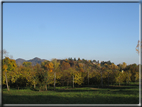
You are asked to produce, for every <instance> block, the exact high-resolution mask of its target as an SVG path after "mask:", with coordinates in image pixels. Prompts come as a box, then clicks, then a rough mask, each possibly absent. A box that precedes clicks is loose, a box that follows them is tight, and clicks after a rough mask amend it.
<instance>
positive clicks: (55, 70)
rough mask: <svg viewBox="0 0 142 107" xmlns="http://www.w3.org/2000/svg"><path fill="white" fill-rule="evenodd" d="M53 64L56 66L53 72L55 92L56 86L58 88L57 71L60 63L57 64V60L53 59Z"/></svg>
mask: <svg viewBox="0 0 142 107" xmlns="http://www.w3.org/2000/svg"><path fill="white" fill-rule="evenodd" d="M52 63H53V65H54V68H53V71H54V90H55V86H56V72H57V69H58V67H59V65H60V62H57V59H52Z"/></svg>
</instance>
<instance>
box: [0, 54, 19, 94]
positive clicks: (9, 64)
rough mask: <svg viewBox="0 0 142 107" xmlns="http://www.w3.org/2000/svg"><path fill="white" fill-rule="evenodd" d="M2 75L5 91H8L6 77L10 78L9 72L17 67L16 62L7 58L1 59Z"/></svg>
mask: <svg viewBox="0 0 142 107" xmlns="http://www.w3.org/2000/svg"><path fill="white" fill-rule="evenodd" d="M2 64H3V68H2V69H3V74H5V80H6V85H7V90H8V91H9V86H8V77H10V75H7V74H9V73H10V72H13V71H14V70H15V68H16V67H17V65H16V61H15V60H13V59H10V58H9V57H5V58H4V59H3V63H2Z"/></svg>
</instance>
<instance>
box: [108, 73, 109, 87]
mask: <svg viewBox="0 0 142 107" xmlns="http://www.w3.org/2000/svg"><path fill="white" fill-rule="evenodd" d="M108 86H109V72H108Z"/></svg>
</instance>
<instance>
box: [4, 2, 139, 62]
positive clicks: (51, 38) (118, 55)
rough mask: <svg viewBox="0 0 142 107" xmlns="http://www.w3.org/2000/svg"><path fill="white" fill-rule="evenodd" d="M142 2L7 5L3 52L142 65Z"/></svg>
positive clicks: (44, 57) (48, 57)
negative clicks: (139, 48)
mask: <svg viewBox="0 0 142 107" xmlns="http://www.w3.org/2000/svg"><path fill="white" fill-rule="evenodd" d="M138 40H139V3H3V49H5V50H6V51H8V52H9V55H12V56H13V59H18V58H22V59H25V60H29V59H33V58H35V57H38V58H41V59H47V60H51V59H52V58H57V59H65V58H71V57H72V58H76V59H78V58H80V59H86V60H97V61H98V60H99V61H109V60H110V61H111V62H114V63H115V64H119V63H123V62H126V63H127V64H133V63H136V64H138V63H139V55H138V54H137V52H136V50H135V48H136V45H137V42H138Z"/></svg>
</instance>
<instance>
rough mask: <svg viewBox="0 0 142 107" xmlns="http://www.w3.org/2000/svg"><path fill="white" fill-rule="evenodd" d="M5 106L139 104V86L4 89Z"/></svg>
mask: <svg viewBox="0 0 142 107" xmlns="http://www.w3.org/2000/svg"><path fill="white" fill-rule="evenodd" d="M2 102H3V104H139V85H138V84H131V85H129V86H120V87H119V86H109V87H103V88H98V87H95V86H89V87H85V86H84V87H79V88H74V89H73V88H71V87H69V88H68V89H67V88H66V87H56V90H55V91H54V90H53V87H50V88H49V89H48V91H41V92H39V91H36V90H31V89H30V88H27V89H20V90H17V89H10V91H7V89H3V100H2Z"/></svg>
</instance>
